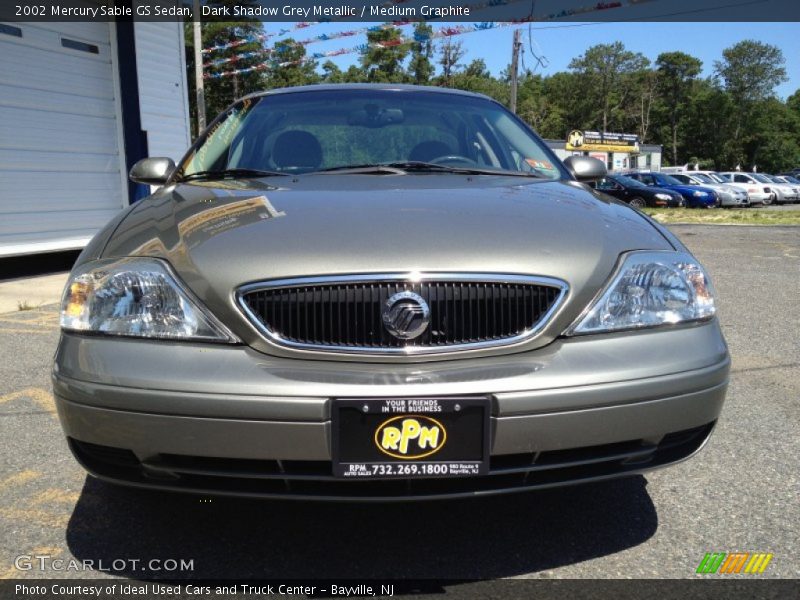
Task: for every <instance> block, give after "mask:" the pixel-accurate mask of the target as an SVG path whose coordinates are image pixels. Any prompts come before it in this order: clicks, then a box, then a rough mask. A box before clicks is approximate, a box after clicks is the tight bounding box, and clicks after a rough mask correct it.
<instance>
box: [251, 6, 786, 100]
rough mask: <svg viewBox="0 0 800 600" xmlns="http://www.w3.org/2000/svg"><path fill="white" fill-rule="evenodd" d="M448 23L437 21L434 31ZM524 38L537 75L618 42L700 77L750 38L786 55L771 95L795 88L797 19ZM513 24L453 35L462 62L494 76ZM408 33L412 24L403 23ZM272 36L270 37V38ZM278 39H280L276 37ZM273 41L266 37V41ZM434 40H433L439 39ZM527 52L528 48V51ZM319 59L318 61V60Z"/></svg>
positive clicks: (545, 32) (556, 30)
mask: <svg viewBox="0 0 800 600" xmlns="http://www.w3.org/2000/svg"><path fill="white" fill-rule="evenodd" d="M286 25H287V24H286V23H265V24H264V28H265V29H266V30H267V31H268V32H272V31H276V30H278V29H281V28H283V27H286ZM365 25H369V24H364V23H323V24H319V25H315V26H313V27H312V28H308V29H303V30H300V31H297V32H295V33H294V34H293V37H294V38H295V39H304V38H307V37H311V36H315V35H319V34H321V33H332V32H336V31H342V30H346V29H353V28H358V27H364V26H365ZM446 25H455V24H451V23H441V22H437V23H435V24H434V30H436V29H438V28H439V27H443V26H446ZM519 28H521V29H522V31H523V36H522V39H523V41H524V48H525V51H524V55H523V60H524V62H525V65H526V66H527V67H528V68H530V69H534V67H535V72H536V73H540V74H543V75H547V74H551V73H556V72H558V71H564V70H567V65H569V62H570V61H571V60H572V59H573V58H574V57H576V56H579V55H581V54H583V52H585V51H586V49H587V48H589V47H591V46H594V45H596V44H604V43H610V42H615V41H620V42H622V43H623V44H625V47H626V48H627V49H629V50H633V51H635V52H641V53H642V54H644V55H645V56H646V57H647V58H649V59H650V60H651V61H654V60H655V59H656V57H657V56H658V55H659V54H660V53H661V52H670V51H675V50H680V51H683V52H687V53H688V54H691V55H693V56H696V57H697V58H699V59H700V60H702V61H703V74H702V75H703V76H704V77H705V76H710V75H712V74H713V71H714V61H715V60H720V59H721V58H722V50H724V49H725V48H727V47H729V46H732V45H733V44H735V43H736V42H739V41H741V40H745V39H756V40H760V41H762V42H767V43H770V44H773V45H775V46H777V47H778V48H780V49H781V50H782V51H783V55H784V57H785V59H786V65H785V68H786V75H787V77H788V81H787V82H785V83H783V84H781V85H780V86H778V87H777V88H776V93H777V94H778V96H779V97H780V98H782V99H786V97H787V96H789V95H791V94H792V93H793V92H795V91H796V90H797V89H798V88H800V35H798V33H800V30H798V23H654V22H645V23H642V22H637V23H566V22H560V23H557V22H548V23H538V24H533V25H532V27H531V30H530V33H531V39H532V44H529V40H528V25H521V26H520V27H519ZM514 29H515V28H513V27H505V28H500V29H494V30H488V31H479V32H475V33H468V34H465V35H460V36H457V37H454V38H452V39H454V40H460V41H461V42H462V43H463V47H464V49H465V50H466V55H465V57H464V58H463V59H462V62H464V63H465V64H466V63H469V62H470V61H472V60H473V59H475V58H482V59H483V60H484V61H485V62H486V65H487V66H488V68H489V70H490V71H491V72H492V73H493V74H495V75H497V74H499V73H500V72H501V71H502V70H503V69H505V68H506V67H507V66H508V63H509V61H510V57H511V40H512V36H513V30H514ZM403 30H404V32H408V33H407V35H410V32H411V31H412V26H408V27H404V28H403ZM273 39H276V38H273ZM277 39H280V38H277ZM364 40H365V36H364V35H361V36H358V37H350V38H342V39H338V40H331V41H327V42H320V43H315V44H313V45H311V46H309V47H308V49H309V51H314V52H324V51H329V50H337V49H339V48H345V47H347V48H349V47H352V46H355V45H358V44H361V43H363V42H364ZM271 41H273V40H270V42H271ZM441 41H442V40H437V42H435V43H441ZM531 50H533V52H532V51H531ZM534 52H535V54H537V55H538V56H543V57H545V59H546V61H544V65H546V66H544V65H542V64H537V62H536V60H535V59H534V56H533V53H534ZM331 60H332V61H333V62H334V63H335V64H337V65H338V66H339V67H341V68H343V69H346V68H347V67H348V66H349V65H351V64H354V63H356V62H357V60H358V55H357V54H349V55H343V56H339V57H335V58H332V59H331ZM321 62H323V61H321Z"/></svg>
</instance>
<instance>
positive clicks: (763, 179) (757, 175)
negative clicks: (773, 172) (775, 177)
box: [750, 173, 772, 183]
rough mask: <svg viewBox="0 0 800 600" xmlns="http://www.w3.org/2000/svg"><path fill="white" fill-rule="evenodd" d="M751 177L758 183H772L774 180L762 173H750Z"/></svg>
mask: <svg viewBox="0 0 800 600" xmlns="http://www.w3.org/2000/svg"><path fill="white" fill-rule="evenodd" d="M750 177H752V178H753V179H755V180H756V181H760V182H761V183H772V180H771V179H770V178H769V177H767V176H765V175H762V174H761V173H750Z"/></svg>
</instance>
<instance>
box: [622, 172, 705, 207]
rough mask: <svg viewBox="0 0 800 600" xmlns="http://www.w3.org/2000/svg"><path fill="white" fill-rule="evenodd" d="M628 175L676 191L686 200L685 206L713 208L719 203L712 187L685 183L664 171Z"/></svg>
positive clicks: (651, 185) (645, 182) (652, 185)
mask: <svg viewBox="0 0 800 600" xmlns="http://www.w3.org/2000/svg"><path fill="white" fill-rule="evenodd" d="M628 177H630V178H632V179H635V180H637V181H641V182H642V183H643V184H645V185H646V186H649V187H659V188H664V189H668V190H672V191H673V192H678V193H679V194H680V195H681V196H683V199H684V200H685V201H686V207H687V208H714V207H716V206H719V204H720V200H719V196H718V195H717V193H716V192H715V191H714V190H713V189H712V188H710V187H704V186H699V185H686V184H684V183H681V182H680V181H678V180H677V179H675V178H674V177H670V176H669V175H665V174H664V173H629V174H628Z"/></svg>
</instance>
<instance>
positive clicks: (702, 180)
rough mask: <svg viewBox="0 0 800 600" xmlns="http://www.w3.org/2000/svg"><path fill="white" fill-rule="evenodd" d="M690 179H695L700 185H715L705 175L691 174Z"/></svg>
mask: <svg viewBox="0 0 800 600" xmlns="http://www.w3.org/2000/svg"><path fill="white" fill-rule="evenodd" d="M692 178H694V179H696V180H697V181H699V182H700V183H717V182H716V181H714V180H713V179H711V177H709V176H708V175H706V174H705V173H692Z"/></svg>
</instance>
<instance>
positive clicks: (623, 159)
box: [545, 140, 662, 172]
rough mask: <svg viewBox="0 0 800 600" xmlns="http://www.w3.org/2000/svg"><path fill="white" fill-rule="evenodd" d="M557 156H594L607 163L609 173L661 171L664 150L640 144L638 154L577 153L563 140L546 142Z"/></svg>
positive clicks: (651, 145)
mask: <svg viewBox="0 0 800 600" xmlns="http://www.w3.org/2000/svg"><path fill="white" fill-rule="evenodd" d="M545 142H547V145H548V146H550V149H551V150H553V151H554V152H555V153H556V156H558V158H560V159H561V160H564V159H565V158H567V157H568V156H572V155H573V154H581V155H586V156H593V157H594V158H598V159H600V160H602V161H603V162H604V163H606V167H608V170H609V172H613V171H629V170H631V169H639V170H643V171H660V170H661V154H662V148H661V146H659V145H657V144H639V145H638V151H637V152H601V151H591V152H576V151H572V150H567V149H566V148H565V146H566V142H564V141H563V140H545Z"/></svg>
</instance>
